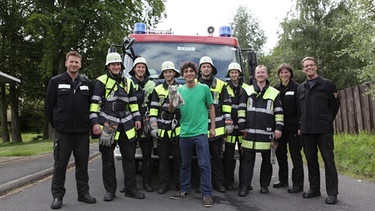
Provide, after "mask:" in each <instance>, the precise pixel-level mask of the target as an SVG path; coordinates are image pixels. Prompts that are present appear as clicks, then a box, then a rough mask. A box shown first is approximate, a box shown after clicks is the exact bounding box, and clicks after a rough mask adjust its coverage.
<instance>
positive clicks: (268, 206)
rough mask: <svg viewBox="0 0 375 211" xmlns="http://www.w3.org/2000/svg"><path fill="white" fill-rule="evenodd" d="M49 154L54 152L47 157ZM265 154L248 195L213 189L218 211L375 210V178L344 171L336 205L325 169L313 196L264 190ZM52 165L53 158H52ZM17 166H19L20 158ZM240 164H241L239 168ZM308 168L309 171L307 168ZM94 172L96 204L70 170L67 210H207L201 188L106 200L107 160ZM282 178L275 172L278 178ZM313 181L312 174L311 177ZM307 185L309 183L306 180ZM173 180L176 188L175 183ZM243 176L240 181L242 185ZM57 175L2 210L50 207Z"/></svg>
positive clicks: (8, 200)
mask: <svg viewBox="0 0 375 211" xmlns="http://www.w3.org/2000/svg"><path fill="white" fill-rule="evenodd" d="M47 157H48V156H47ZM260 160H261V157H260V156H258V157H257V162H256V167H255V171H254V178H253V182H252V183H253V187H254V190H252V191H250V194H249V195H248V196H247V197H238V196H237V191H238V190H237V189H236V190H233V191H227V192H226V193H219V192H216V191H214V192H213V200H214V206H213V207H212V208H211V209H214V210H215V211H221V210H223V211H224V210H225V211H227V210H246V211H248V210H374V209H375V208H374V207H375V200H374V196H373V194H374V193H375V183H371V182H366V181H358V180H357V179H354V178H349V177H345V176H341V175H340V176H339V193H340V194H339V196H338V199H339V202H338V203H337V204H336V205H327V204H325V203H324V200H325V197H326V196H327V195H326V193H325V188H324V186H325V185H324V181H325V180H324V172H322V179H321V181H322V185H321V186H322V187H321V189H322V196H321V197H317V198H312V199H304V198H302V193H298V194H289V193H287V188H282V189H274V188H272V187H270V193H269V194H260V193H259V189H260V187H259V167H260V166H259V164H260ZM50 162H51V166H52V160H50ZM13 165H17V162H14V163H13ZM116 168H117V180H118V186H119V188H118V189H120V188H121V187H122V186H123V182H122V181H123V175H122V169H121V161H116ZM237 168H238V167H237ZM305 172H307V170H306V169H305ZM0 174H1V176H4V175H5V176H9V175H8V174H7V172H3V171H2V172H1V173H0ZM276 174H277V165H275V166H274V175H276ZM154 175H155V176H154V178H153V184H154V186H155V187H157V186H158V179H157V173H156V172H155V173H154ZM89 176H90V182H89V185H90V193H91V195H92V196H94V197H96V198H97V203H96V204H93V205H92V204H85V203H82V202H78V201H77V193H76V189H75V179H74V168H71V169H70V170H69V171H68V173H67V178H66V189H67V193H66V195H65V197H64V203H63V207H62V210H91V211H95V210H99V211H103V210H153V211H159V210H160V211H161V210H207V208H204V207H203V206H202V197H201V195H200V194H199V193H195V191H194V190H195V187H193V188H192V193H191V194H190V195H189V196H188V197H187V198H185V199H181V200H172V199H170V196H171V195H172V194H173V193H174V190H170V191H169V192H167V193H166V194H164V195H159V194H157V193H156V192H152V193H148V192H144V193H145V195H146V198H145V199H143V200H137V199H133V198H128V197H125V196H124V195H123V194H121V193H119V192H117V193H116V194H117V197H116V198H115V200H114V201H112V202H104V201H103V196H104V193H105V190H104V187H103V184H102V180H101V159H100V156H98V157H94V158H93V159H92V160H91V161H90V164H89ZM276 180H277V178H275V177H273V179H272V182H271V186H272V183H274V182H276ZM305 181H307V177H306V179H305ZM137 183H138V188H139V189H140V190H141V191H143V190H142V188H141V187H142V186H141V183H142V181H141V175H138V177H137ZM305 183H306V184H305V190H307V189H308V184H307V182H305ZM172 184H173V182H171V185H170V186H171V187H173V185H172ZM237 184H238V181H236V185H237ZM50 186H51V177H50V176H48V177H46V178H44V179H42V180H39V181H37V182H34V183H32V184H29V185H27V186H23V187H20V188H18V189H16V190H14V191H12V192H10V193H8V194H6V195H4V196H2V197H1V198H0V210H2V211H22V210H27V211H33V210H35V211H41V210H50V204H51V202H52V196H51V193H50Z"/></svg>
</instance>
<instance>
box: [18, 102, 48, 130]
mask: <svg viewBox="0 0 375 211" xmlns="http://www.w3.org/2000/svg"><path fill="white" fill-rule="evenodd" d="M20 120H21V131H22V133H41V132H42V129H43V121H44V103H43V101H40V100H39V101H24V102H23V103H22V108H21V114H20Z"/></svg>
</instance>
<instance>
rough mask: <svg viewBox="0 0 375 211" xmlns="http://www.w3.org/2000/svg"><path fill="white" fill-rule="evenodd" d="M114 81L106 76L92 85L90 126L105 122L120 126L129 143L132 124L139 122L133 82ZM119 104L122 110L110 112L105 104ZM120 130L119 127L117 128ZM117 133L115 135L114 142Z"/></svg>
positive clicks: (127, 80) (133, 132) (133, 136)
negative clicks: (108, 121) (122, 106)
mask: <svg viewBox="0 0 375 211" xmlns="http://www.w3.org/2000/svg"><path fill="white" fill-rule="evenodd" d="M118 80H119V81H120V82H119V81H116V80H115V79H114V78H112V77H110V76H109V75H108V74H104V75H102V76H99V77H98V78H97V79H96V81H95V84H94V91H93V96H92V98H91V105H90V120H91V125H94V124H100V125H103V124H104V122H105V121H106V120H110V121H113V122H116V123H118V124H122V126H123V128H124V130H125V133H126V136H127V138H128V139H129V141H133V140H134V138H135V134H136V132H135V129H134V122H135V121H141V116H140V113H139V109H138V104H137V98H136V96H135V91H134V87H133V82H132V81H131V80H130V79H129V78H121V79H118ZM111 103H119V104H121V105H124V108H123V109H120V110H112V109H110V108H109V107H107V106H105V105H106V104H111ZM118 128H120V127H118ZM118 137H119V131H117V133H116V136H115V138H116V140H117V139H118Z"/></svg>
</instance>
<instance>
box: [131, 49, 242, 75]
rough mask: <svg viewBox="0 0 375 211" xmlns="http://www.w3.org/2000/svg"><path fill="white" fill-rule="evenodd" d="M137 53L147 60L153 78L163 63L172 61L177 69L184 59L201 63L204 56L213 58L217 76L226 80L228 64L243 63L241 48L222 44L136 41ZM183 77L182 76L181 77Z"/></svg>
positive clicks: (158, 72)
mask: <svg viewBox="0 0 375 211" xmlns="http://www.w3.org/2000/svg"><path fill="white" fill-rule="evenodd" d="M133 49H134V53H135V55H139V56H142V57H144V58H145V59H146V60H147V66H148V68H149V71H150V74H151V77H152V78H158V76H159V75H160V69H161V64H162V63H163V62H164V61H172V62H173V63H174V64H175V67H176V69H180V68H179V67H180V65H181V64H182V63H183V62H184V61H193V62H194V63H196V64H197V65H199V59H200V58H201V57H202V56H209V57H211V58H212V60H213V63H214V66H215V67H216V69H217V75H216V77H217V78H220V79H222V80H225V76H226V74H227V68H228V65H229V64H230V63H231V62H233V61H236V62H238V63H240V64H241V52H240V49H238V48H236V47H234V46H229V45H221V44H207V43H189V42H185V43H184V42H135V44H134V45H133ZM181 79H182V78H181Z"/></svg>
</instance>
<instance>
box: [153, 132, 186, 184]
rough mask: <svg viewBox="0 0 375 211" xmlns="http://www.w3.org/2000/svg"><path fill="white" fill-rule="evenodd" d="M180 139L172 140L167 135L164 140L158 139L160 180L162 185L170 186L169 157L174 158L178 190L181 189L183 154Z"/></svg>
mask: <svg viewBox="0 0 375 211" xmlns="http://www.w3.org/2000/svg"><path fill="white" fill-rule="evenodd" d="M178 140H179V137H176V138H174V139H173V140H170V139H169V138H168V137H167V135H166V133H165V136H164V138H161V139H158V156H159V178H160V184H161V185H168V183H169V180H170V176H169V175H170V167H169V155H172V157H173V176H174V181H175V184H176V188H177V189H180V167H181V154H180V145H179V142H178Z"/></svg>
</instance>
